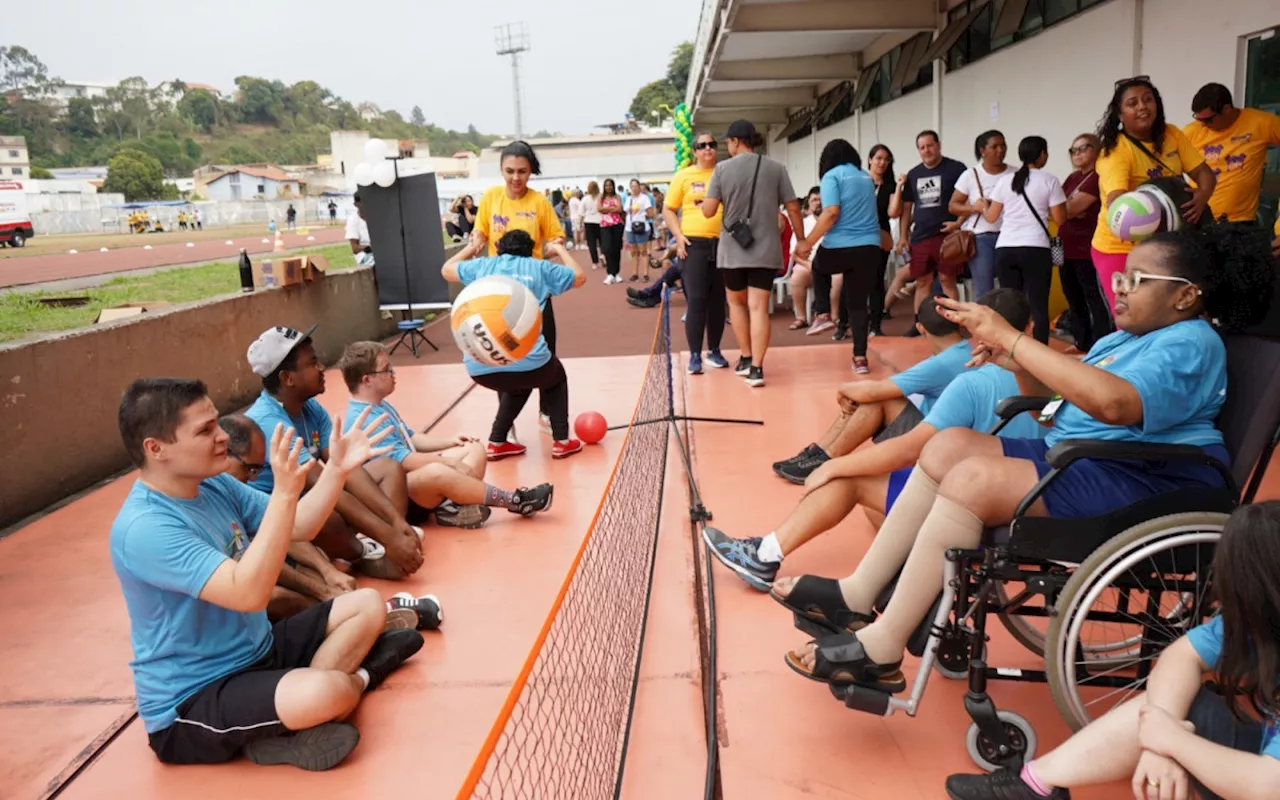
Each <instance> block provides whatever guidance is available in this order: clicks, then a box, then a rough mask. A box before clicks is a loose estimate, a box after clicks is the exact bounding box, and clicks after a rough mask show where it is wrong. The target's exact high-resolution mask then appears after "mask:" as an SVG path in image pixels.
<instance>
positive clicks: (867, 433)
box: [773, 303, 970, 484]
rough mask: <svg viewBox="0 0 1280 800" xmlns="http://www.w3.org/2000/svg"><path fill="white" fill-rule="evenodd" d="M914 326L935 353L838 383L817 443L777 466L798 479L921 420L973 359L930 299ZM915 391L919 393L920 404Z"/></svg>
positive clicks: (957, 330) (956, 329)
mask: <svg viewBox="0 0 1280 800" xmlns="http://www.w3.org/2000/svg"><path fill="white" fill-rule="evenodd" d="M916 330H917V331H919V332H920V334H921V335H923V336H924V338H925V341H927V342H928V343H929V348H930V349H931V350H932V351H933V353H934V355H932V356H930V357H929V358H926V359H925V360H924V361H921V362H920V363H919V364H916V365H915V366H913V367H911V368H909V369H905V370H903V371H902V372H899V373H898V374H897V375H894V376H893V377H891V378H885V379H883V380H878V381H868V380H856V381H852V382H850V383H846V384H844V385H843V386H841V387H840V395H839V398H838V399H839V401H840V416H838V417H836V421H835V422H834V423H832V425H831V427H830V428H829V429H828V430H827V432H826V433H825V434H824V435H823V437H822V438H821V439H819V440H818V441H817V442H815V443H813V444H811V445H809V446H808V447H806V448H805V449H804V450H801V451H800V453H799V454H797V455H795V456H792V457H791V458H789V459H787V460H786V461H779V462H777V463H775V464H774V465H773V471H774V472H776V473H777V474H778V475H779V476H781V477H783V478H786V479H787V480H789V481H791V482H792V483H795V484H801V483H804V482H805V479H806V478H808V477H809V475H810V474H811V473H812V472H813V471H814V470H815V469H817V468H818V467H820V466H822V465H823V464H824V463H825V462H827V461H828V460H830V459H832V458H838V457H839V456H843V455H847V454H849V453H852V452H853V451H854V449H855V448H857V447H859V446H860V445H861V444H862V443H863V442H865V441H867V440H868V439H871V440H872V441H874V442H877V443H879V442H883V441H886V440H888V439H892V438H895V437H897V436H901V435H902V434H904V433H906V432H907V431H909V430H911V429H912V428H914V427H915V426H916V425H919V424H920V422H921V421H922V420H923V419H924V418H925V415H926V414H928V413H929V408H930V407H931V406H932V405H933V404H934V403H936V402H937V401H938V398H939V397H941V396H942V391H943V390H944V389H946V388H947V386H948V385H950V383H951V381H952V379H953V378H955V377H956V376H957V375H959V374H960V373H961V372H964V370H965V364H967V363H968V362H969V359H970V355H969V344H968V342H966V341H965V339H964V336H963V334H962V333H961V331H960V328H959V327H958V326H957V325H955V323H952V322H949V321H947V320H946V319H943V317H942V315H941V314H939V313H938V310H937V309H936V308H935V307H934V306H933V305H932V304H930V303H925V304H924V305H922V306H921V307H920V313H919V315H918V316H917V322H916ZM912 395H920V396H921V398H922V399H921V400H920V401H919V405H917V404H916V403H914V402H912V400H911V396H912Z"/></svg>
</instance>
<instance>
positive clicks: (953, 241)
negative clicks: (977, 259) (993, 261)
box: [938, 167, 987, 266]
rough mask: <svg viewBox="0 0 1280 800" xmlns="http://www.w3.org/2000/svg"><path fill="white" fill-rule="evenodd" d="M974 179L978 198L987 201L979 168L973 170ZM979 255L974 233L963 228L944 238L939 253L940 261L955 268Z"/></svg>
mask: <svg viewBox="0 0 1280 800" xmlns="http://www.w3.org/2000/svg"><path fill="white" fill-rule="evenodd" d="M973 179H974V181H976V182H977V184H978V197H981V198H982V199H983V200H985V199H987V196H986V195H985V194H983V193H982V178H981V177H980V176H979V175H978V168H977V167H974V168H973ZM950 201H951V198H947V202H950ZM973 227H974V228H977V227H978V223H977V222H975V223H973ZM977 254H978V240H977V238H976V237H974V235H973V231H967V230H965V229H964V228H961V229H960V230H957V231H952V232H951V233H948V234H947V235H946V236H945V237H943V239H942V249H941V251H940V252H939V253H938V261H939V262H940V263H942V264H945V265H947V266H954V265H956V264H963V263H965V262H966V261H971V260H973V257H974V256H976V255H977Z"/></svg>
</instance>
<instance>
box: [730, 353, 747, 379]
mask: <svg viewBox="0 0 1280 800" xmlns="http://www.w3.org/2000/svg"><path fill="white" fill-rule="evenodd" d="M750 371H751V359H750V358H749V357H747V356H738V364H737V366H735V367H734V368H733V374H734V375H741V376H742V377H744V378H745V377H747V373H748V372H750Z"/></svg>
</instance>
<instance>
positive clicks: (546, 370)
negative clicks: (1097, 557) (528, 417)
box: [472, 356, 569, 443]
mask: <svg viewBox="0 0 1280 800" xmlns="http://www.w3.org/2000/svg"><path fill="white" fill-rule="evenodd" d="M472 380H474V381H475V382H476V383H477V384H479V385H480V386H483V387H484V388H486V389H492V390H493V391H495V392H497V393H498V414H497V416H495V417H494V418H493V428H492V429H490V431H489V441H491V442H494V443H501V442H505V441H506V440H507V434H509V433H510V432H511V426H512V424H513V423H515V421H516V417H518V416H520V412H521V411H523V410H524V405H525V403H527V402H529V395H531V394H533V390H534V389H537V390H538V395H539V397H540V398H541V399H542V402H543V404H544V406H545V408H546V409H547V414H548V415H549V416H550V417H551V435H552V436H553V437H554V438H555V440H556V441H557V442H563V441H565V440H567V439H568V438H569V379H568V376H566V375H565V373H564V365H563V364H561V363H560V359H558V358H556V357H555V356H552V357H551V360H550V361H548V362H547V363H545V364H543V365H542V366H541V367H538V368H537V369H535V370H531V371H529V372H510V371H505V372H491V373H489V374H488V375H476V376H474V377H473V378H472Z"/></svg>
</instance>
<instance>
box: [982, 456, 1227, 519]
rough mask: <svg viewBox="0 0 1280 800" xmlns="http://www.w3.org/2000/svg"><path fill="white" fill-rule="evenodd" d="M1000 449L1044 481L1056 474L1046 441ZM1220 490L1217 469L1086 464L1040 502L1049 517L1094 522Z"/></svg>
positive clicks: (1078, 465) (1074, 469) (1221, 458)
mask: <svg viewBox="0 0 1280 800" xmlns="http://www.w3.org/2000/svg"><path fill="white" fill-rule="evenodd" d="M1000 446H1001V447H1003V448H1004V454H1005V456H1006V457H1007V458H1020V459H1023V460H1024V461H1030V462H1031V463H1033V464H1035V465H1036V474H1037V475H1039V476H1040V477H1041V478H1043V477H1044V476H1045V475H1046V474H1048V472H1049V470H1051V469H1052V467H1050V466H1049V462H1047V461H1045V453H1047V452H1048V451H1049V446H1048V445H1047V444H1045V442H1044V440H1043V439H1005V438H1001V439H1000ZM1202 449H1203V450H1204V451H1205V453H1207V454H1208V455H1210V456H1212V457H1214V458H1216V459H1218V460H1219V461H1221V462H1222V463H1224V464H1230V463H1231V457H1230V456H1229V455H1228V454H1227V450H1226V448H1225V447H1223V446H1222V445H1216V444H1215V445H1210V446H1208V447H1204V448H1202ZM1219 486H1222V476H1221V475H1219V474H1218V472H1217V470H1215V469H1213V468H1212V467H1204V466H1200V465H1198V464H1168V463H1148V462H1143V461H1102V460H1094V459H1084V460H1083V461H1077V462H1076V463H1074V464H1072V465H1071V468H1070V469H1067V470H1064V471H1063V472H1062V473H1061V474H1059V475H1058V477H1057V478H1055V479H1054V481H1053V483H1051V484H1049V488H1048V489H1046V490H1045V492H1044V494H1042V495H1040V498H1041V499H1042V500H1043V501H1044V505H1045V508H1046V509H1048V511H1049V516H1051V517H1057V518H1060V519H1070V518H1074V517H1096V516H1098V515H1100V514H1106V513H1108V512H1110V511H1115V510H1116V509H1118V508H1123V507H1125V506H1127V505H1132V504H1133V503H1136V502H1137V501H1139V500H1144V499H1146V498H1148V497H1152V496H1154V495H1157V494H1164V493H1166V492H1176V491H1178V490H1179V489H1183V488H1196V487H1219Z"/></svg>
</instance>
